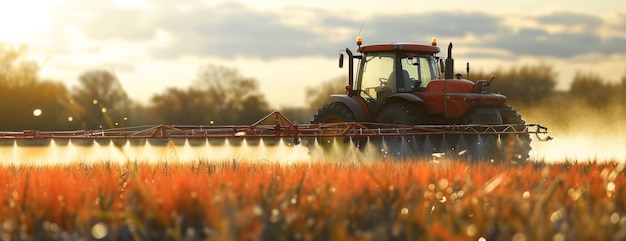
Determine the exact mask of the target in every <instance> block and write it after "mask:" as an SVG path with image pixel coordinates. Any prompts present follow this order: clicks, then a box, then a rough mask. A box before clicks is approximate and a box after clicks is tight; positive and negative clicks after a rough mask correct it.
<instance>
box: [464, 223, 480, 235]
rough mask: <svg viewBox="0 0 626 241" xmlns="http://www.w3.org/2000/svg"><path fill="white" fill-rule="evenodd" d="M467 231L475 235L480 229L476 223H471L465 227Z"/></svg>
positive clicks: (468, 233)
mask: <svg viewBox="0 0 626 241" xmlns="http://www.w3.org/2000/svg"><path fill="white" fill-rule="evenodd" d="M465 232H466V233H467V235H469V236H474V235H476V233H477V232H478V229H477V228H476V225H474V224H470V225H469V226H467V228H466V229H465Z"/></svg>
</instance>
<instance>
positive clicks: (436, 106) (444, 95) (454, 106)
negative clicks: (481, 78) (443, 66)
mask: <svg viewBox="0 0 626 241" xmlns="http://www.w3.org/2000/svg"><path fill="white" fill-rule="evenodd" d="M473 90H474V82H472V81H470V80H464V79H450V80H432V81H430V83H428V86H427V87H426V90H424V91H420V92H415V94H416V95H417V96H419V97H420V98H422V100H424V107H425V108H426V112H427V113H428V114H432V115H441V114H443V115H445V116H446V117H448V118H458V117H461V116H462V115H463V114H464V113H465V112H466V111H467V110H469V109H471V108H472V107H474V106H501V105H503V104H504V102H505V100H506V97H505V96H503V95H499V94H482V93H475V92H474V91H473Z"/></svg>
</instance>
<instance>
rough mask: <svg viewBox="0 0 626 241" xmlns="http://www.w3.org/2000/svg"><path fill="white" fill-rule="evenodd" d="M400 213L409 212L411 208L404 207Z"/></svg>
mask: <svg viewBox="0 0 626 241" xmlns="http://www.w3.org/2000/svg"><path fill="white" fill-rule="evenodd" d="M400 213H402V214H407V213H409V209H408V208H403V209H402V210H401V211H400Z"/></svg>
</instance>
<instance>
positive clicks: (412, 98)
mask: <svg viewBox="0 0 626 241" xmlns="http://www.w3.org/2000/svg"><path fill="white" fill-rule="evenodd" d="M395 100H404V101H408V102H411V103H424V100H422V98H420V97H419V96H417V95H415V94H412V93H397V94H394V95H391V96H389V97H387V99H386V100H385V105H386V104H387V103H389V102H391V101H395Z"/></svg>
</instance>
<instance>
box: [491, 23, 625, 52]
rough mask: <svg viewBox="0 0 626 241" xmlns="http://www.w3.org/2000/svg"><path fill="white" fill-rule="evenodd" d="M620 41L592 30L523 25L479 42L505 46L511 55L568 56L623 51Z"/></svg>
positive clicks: (496, 46) (620, 39) (493, 46)
mask: <svg viewBox="0 0 626 241" xmlns="http://www.w3.org/2000/svg"><path fill="white" fill-rule="evenodd" d="M620 43H626V39H624V38H619V37H613V38H609V39H602V38H600V36H598V35H596V34H594V33H591V32H585V33H549V32H548V31H546V30H543V29H539V28H522V29H520V30H519V31H517V32H511V33H509V34H500V35H499V36H498V38H497V39H494V40H492V41H487V42H485V44H484V45H482V46H483V47H487V46H489V47H492V48H499V49H504V50H507V51H509V52H510V53H512V54H514V55H526V56H540V57H545V56H554V57H560V58H569V57H574V56H576V55H583V54H589V53H603V54H611V53H626V50H624V49H622V48H620V47H619V45H621V44H620Z"/></svg>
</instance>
